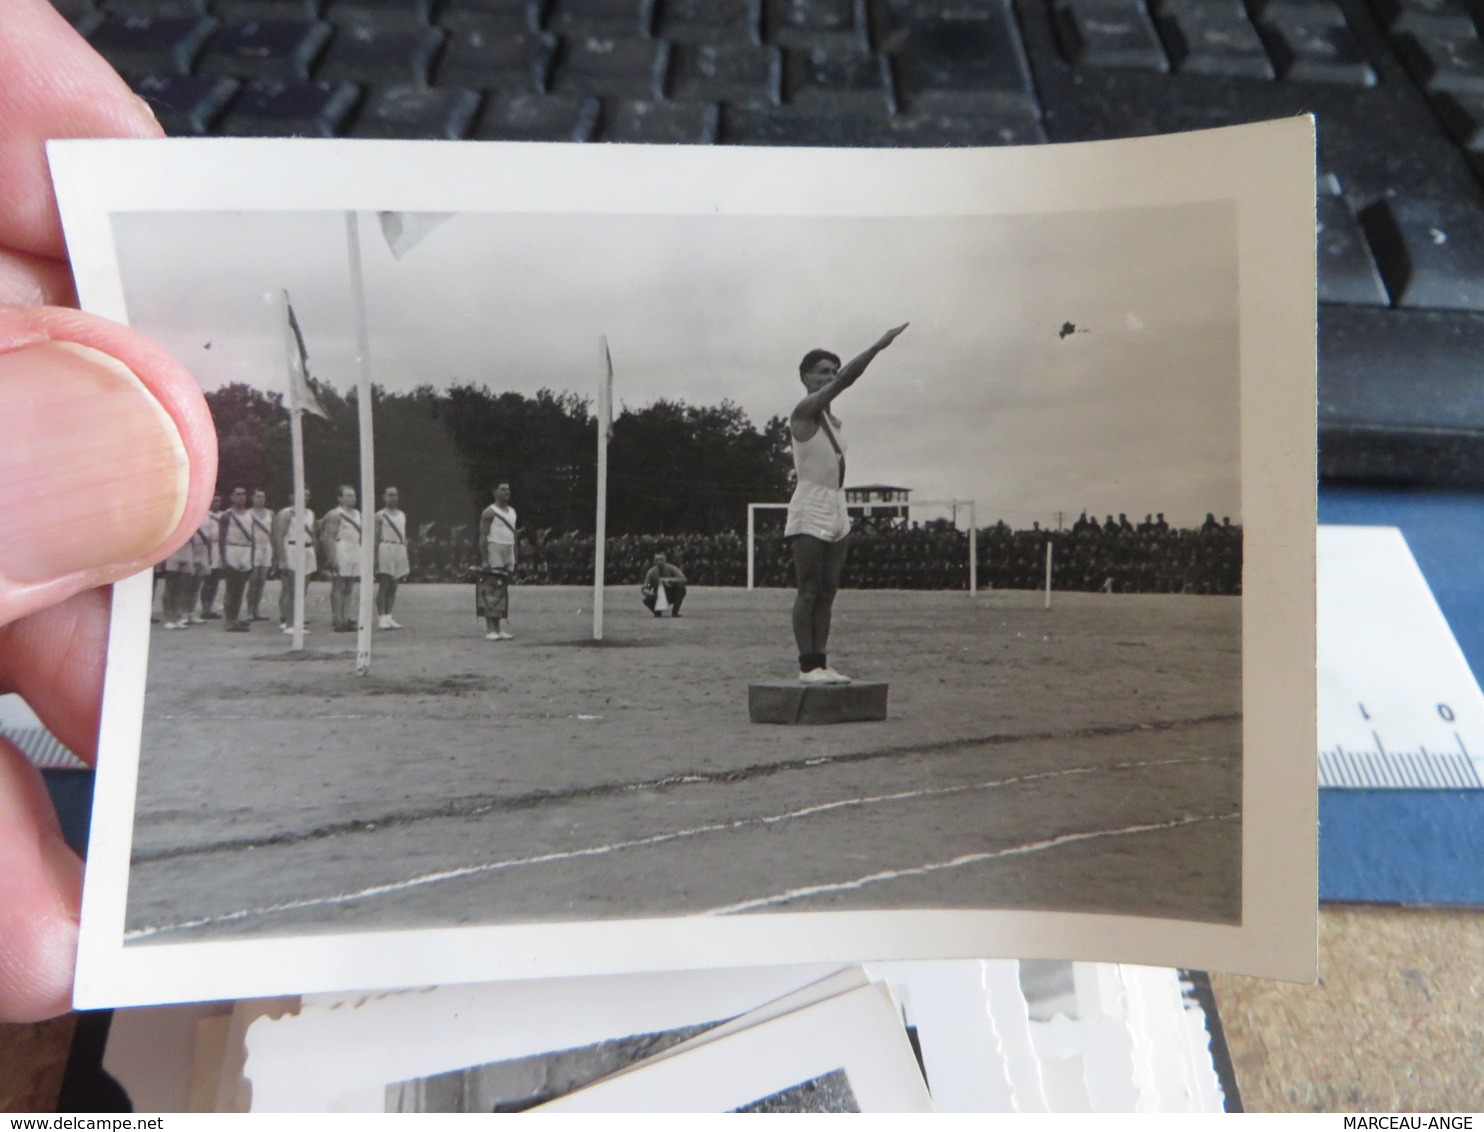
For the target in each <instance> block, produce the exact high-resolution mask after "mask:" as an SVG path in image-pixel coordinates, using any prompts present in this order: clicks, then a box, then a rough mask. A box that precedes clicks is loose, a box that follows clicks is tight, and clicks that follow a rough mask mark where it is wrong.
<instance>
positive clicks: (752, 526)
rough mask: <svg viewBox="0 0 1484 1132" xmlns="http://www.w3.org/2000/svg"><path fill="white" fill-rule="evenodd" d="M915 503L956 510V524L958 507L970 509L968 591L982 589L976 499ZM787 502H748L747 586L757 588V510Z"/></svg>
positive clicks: (783, 507) (785, 507)
mask: <svg viewBox="0 0 1484 1132" xmlns="http://www.w3.org/2000/svg"><path fill="white" fill-rule="evenodd" d="M906 506H907V507H908V508H912V507H946V508H949V509H951V511H952V514H953V525H954V528H955V529H957V528H958V514H959V509H960V508H963V509H965V510H966V511H967V512H968V520H969V521H968V530H969V595H970V596H973V595H974V594H975V593H977V592H978V590H979V554H978V529H977V527H976V526H975V517H974V501H973V500H972V499H914V500H912V501H911V502H910V503H908V504H906ZM787 510H788V504H787V503H749V504H748V505H747V588H748V589H749V590H751V589H756V588H757V587H756V563H757V513H758V512H759V511H787Z"/></svg>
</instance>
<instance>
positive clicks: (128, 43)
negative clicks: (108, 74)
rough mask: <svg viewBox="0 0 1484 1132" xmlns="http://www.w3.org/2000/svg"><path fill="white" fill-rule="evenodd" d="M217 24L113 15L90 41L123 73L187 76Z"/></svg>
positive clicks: (195, 20)
mask: <svg viewBox="0 0 1484 1132" xmlns="http://www.w3.org/2000/svg"><path fill="white" fill-rule="evenodd" d="M215 27H216V21H215V20H210V19H204V20H198V19H189V18H185V19H169V18H158V19H157V18H156V17H154V16H110V17H108V19H106V20H104V21H103V23H101V24H99V25H98V27H97V29H96V30H95V31H94V32H93V34H92V35H91V36H89V37H88V41H89V42H90V43H91V44H92V45H93V47H94V48H95V49H97V51H98V52H99V54H101V55H103V57H104V58H106V59H107V60H108V61H109V62H110V63H112V64H113V66H114V68H115V69H116V70H119V71H124V72H130V73H133V74H140V75H187V74H190V71H191V63H192V61H193V60H194V59H195V58H196V54H197V52H199V51H200V50H201V45H202V44H203V43H205V42H206V39H207V37H208V36H210V35H211V32H212V30H213V29H214V28H215Z"/></svg>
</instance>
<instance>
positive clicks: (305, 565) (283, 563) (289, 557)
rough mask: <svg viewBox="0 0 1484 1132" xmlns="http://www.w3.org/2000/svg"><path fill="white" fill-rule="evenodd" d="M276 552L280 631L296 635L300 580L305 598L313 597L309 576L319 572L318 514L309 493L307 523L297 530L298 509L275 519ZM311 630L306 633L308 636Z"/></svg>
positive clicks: (306, 495)
mask: <svg viewBox="0 0 1484 1132" xmlns="http://www.w3.org/2000/svg"><path fill="white" fill-rule="evenodd" d="M273 548H274V552H275V556H276V558H277V561H278V586H279V589H278V627H279V628H280V629H281V630H282V631H283V632H285V633H292V632H293V631H294V595H295V594H296V593H297V592H298V591H297V589H296V586H297V582H296V578H297V576H298V575H299V573H300V572H301V571H302V572H303V574H304V585H305V590H304V596H305V600H306V601H307V600H308V597H309V589H308V586H309V575H310V574H313V573H314V572H315V571H316V570H317V569H319V562H318V560H317V559H316V557H315V553H314V512H313V511H311V510H310V509H309V489H308V488H307V487H306V488H305V489H304V522H303V523H302V524H300V526H299V529H298V530H295V529H294V505H293V504H292V503H290V504H289V505H288V506H287V507H285V508H284V509H283V510H282V511H280V512H279V513H278V514H277V515H275V516H273ZM308 631H309V630H307V629H306V630H305V632H306V633H307V632H308Z"/></svg>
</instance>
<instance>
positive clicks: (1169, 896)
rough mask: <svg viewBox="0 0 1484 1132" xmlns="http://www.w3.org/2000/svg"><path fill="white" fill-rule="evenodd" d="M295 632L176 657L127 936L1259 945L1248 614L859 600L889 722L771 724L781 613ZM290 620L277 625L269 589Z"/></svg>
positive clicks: (534, 604) (160, 698)
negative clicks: (534, 934) (1144, 938)
mask: <svg viewBox="0 0 1484 1132" xmlns="http://www.w3.org/2000/svg"><path fill="white" fill-rule="evenodd" d="M310 600H311V604H310V607H309V609H310V616H311V618H312V619H313V620H314V621H315V622H316V624H315V625H314V629H315V630H316V631H315V632H314V634H313V635H311V636H310V637H309V638H308V646H309V648H308V651H307V652H306V653H305V654H298V655H295V654H291V653H290V652H289V651H288V650H289V644H290V639H289V638H288V637H286V636H283V635H281V634H279V633H278V631H277V625H276V623H260V624H258V625H256V626H255V627H254V631H253V632H252V633H250V634H226V633H223V632H222V631H221V623H220V622H212V623H210V624H208V625H205V626H198V627H196V628H194V629H192V630H190V631H188V632H164V631H161V630H160V629H159V628H158V627H155V629H154V631H153V639H152V642H151V645H152V647H151V656H150V672H149V694H148V703H147V707H146V721H145V728H144V746H143V755H142V759H141V770H140V780H139V796H138V808H137V820H136V827H135V840H134V864H133V867H132V870H131V880H130V888H129V902H128V929H129V935H128V939H129V941H130V942H131V943H138V944H141V945H144V944H147V943H149V942H164V941H171V942H174V941H179V940H184V939H192V938H197V939H203V938H212V939H225V938H234V937H244V936H254V937H260V936H266V935H279V934H306V933H312V932H318V931H347V930H371V929H376V928H398V927H432V926H446V925H458V924H470V923H520V922H531V921H561V920H591V919H602V918H609V917H629V916H654V915H661V916H663V915H679V914H689V913H699V912H712V913H745V912H747V911H752V910H760V911H769V912H778V911H784V910H795V909H808V910H843V909H863V908H914V907H938V908H944V907H979V908H1017V909H1032V908H1034V909H1056V910H1062V911H1088V912H1115V913H1122V914H1128V915H1148V916H1164V917H1176V918H1181V919H1189V920H1200V921H1209V922H1221V923H1235V922H1238V921H1239V920H1240V913H1241V904H1240V900H1241V818H1240V805H1241V769H1242V760H1241V718H1240V711H1241V702H1240V701H1241V697H1240V660H1241V648H1240V614H1241V603H1240V600H1239V599H1234V598H1213V597H1180V596H1123V595H1106V594H1058V595H1056V597H1055V600H1054V605H1053V608H1052V609H1050V610H1046V609H1043V608H1042V596H1041V595H1040V594H1034V593H1023V592H1010V591H998V592H991V593H984V594H979V595H976V596H973V597H970V596H969V595H968V594H966V593H961V592H960V593H945V592H935V593H914V592H896V591H879V590H876V591H846V592H843V593H841V595H840V597H839V600H838V602H837V604H836V617H835V639H834V641H833V642H832V647H831V650H830V661H831V664H832V665H834V666H835V667H837V668H839V669H841V670H842V671H845V672H849V673H850V674H852V675H853V676H855V677H857V678H859V679H872V680H885V681H888V682H889V683H890V685H891V691H890V708H889V718H888V719H887V720H886V721H885V722H882V723H858V724H846V725H838V726H832V727H783V726H770V725H761V724H752V723H750V722H749V721H748V718H747V684H748V683H749V682H754V681H760V680H775V679H788V678H791V676H792V674H793V672H794V666H793V661H794V649H793V645H792V640H791V636H790V632H789V615H788V611H789V608H790V603H791V601H792V594H791V593H790V592H788V591H782V590H760V591H755V592H751V593H749V592H747V591H745V590H739V589H705V588H698V589H693V590H692V591H691V593H690V595H689V597H688V598H687V600H686V603H685V607H684V615H683V616H682V617H680V618H678V619H674V618H668V617H667V618H664V619H654V618H651V617H650V615H649V614H648V612H647V611H645V610H644V609H643V608H642V607H641V606H640V605H639V601H638V594H637V590H636V589H635V588H631V587H613V588H611V589H610V590H609V592H608V594H607V597H606V602H607V609H608V615H607V624H606V633H605V638H606V639H605V640H604V641H603V642H602V643H601V644H598V643H595V642H593V641H592V640H591V626H592V613H591V600H592V593H591V591H590V590H584V589H581V588H575V587H528V588H521V589H516V590H514V591H513V592H512V594H511V611H512V621H511V624H510V627H511V628H512V629H513V631H514V632H515V633H516V639H514V640H512V641H504V642H493V641H486V640H484V639H483V626H482V623H480V622H478V621H477V620H476V619H475V617H474V616H473V592H472V587H464V586H438V585H424V586H406V587H404V589H403V592H402V593H401V595H400V597H399V599H398V604H397V609H396V616H397V618H398V620H400V621H401V622H402V624H403V625H405V626H406V628H405V629H404V630H402V631H400V632H378V633H377V634H376V637H375V642H374V646H373V652H372V671H371V674H370V675H369V676H366V677H359V678H358V677H356V676H355V675H354V674H353V672H352V668H353V652H354V641H355V638H354V637H353V636H350V635H336V634H331V633H330V632H328V620H329V618H328V607H327V598H326V594H325V587H324V586H323V585H315V586H314V587H312V592H311V599H310ZM263 608H264V609H265V610H269V609H272V610H275V611H276V609H277V605H276V592H275V589H274V587H273V586H272V585H270V587H269V592H268V595H267V597H266V599H265V601H264V605H263Z"/></svg>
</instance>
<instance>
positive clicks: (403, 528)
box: [376, 487, 411, 629]
mask: <svg viewBox="0 0 1484 1132" xmlns="http://www.w3.org/2000/svg"><path fill="white" fill-rule="evenodd" d="M381 498H382V502H383V504H384V506H383V507H382V509H381V510H380V511H378V512H376V615H377V616H376V627H377V628H378V629H400V628H401V627H402V626H401V625H399V624H397V622H396V621H395V620H394V619H393V618H392V607H393V606H394V605H396V604H397V583H398V582H400V581H401V580H402V579H403V578H405V577H407V574H408V571H409V570H410V569H411V566H410V564H409V563H408V561H407V516H406V515H404V514H403V513H402V512H401V511H399V510H397V498H398V496H397V489H396V488H394V487H389V488H387V489H386V491H385V492H384V493H383V494H382V497H381Z"/></svg>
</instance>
